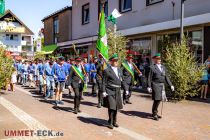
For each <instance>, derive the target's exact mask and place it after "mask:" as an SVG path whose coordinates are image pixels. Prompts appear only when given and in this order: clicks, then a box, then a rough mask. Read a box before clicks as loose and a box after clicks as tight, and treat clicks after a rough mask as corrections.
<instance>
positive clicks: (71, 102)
mask: <svg viewBox="0 0 210 140" xmlns="http://www.w3.org/2000/svg"><path fill="white" fill-rule="evenodd" d="M62 101H64V102H67V103H70V104H74V101H71V100H66V99H63V100H62ZM81 105H86V106H93V107H96V106H97V105H98V104H96V103H92V102H88V101H81Z"/></svg>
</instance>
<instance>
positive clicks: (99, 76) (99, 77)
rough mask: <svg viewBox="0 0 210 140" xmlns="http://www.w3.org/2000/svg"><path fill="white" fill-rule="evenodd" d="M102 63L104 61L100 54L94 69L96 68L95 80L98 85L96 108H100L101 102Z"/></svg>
mask: <svg viewBox="0 0 210 140" xmlns="http://www.w3.org/2000/svg"><path fill="white" fill-rule="evenodd" d="M104 63H105V62H104V61H103V57H102V56H101V54H100V55H99V59H98V61H97V63H96V70H97V74H96V82H97V85H98V108H101V106H102V103H103V95H102V93H103V91H102V79H103V71H104Z"/></svg>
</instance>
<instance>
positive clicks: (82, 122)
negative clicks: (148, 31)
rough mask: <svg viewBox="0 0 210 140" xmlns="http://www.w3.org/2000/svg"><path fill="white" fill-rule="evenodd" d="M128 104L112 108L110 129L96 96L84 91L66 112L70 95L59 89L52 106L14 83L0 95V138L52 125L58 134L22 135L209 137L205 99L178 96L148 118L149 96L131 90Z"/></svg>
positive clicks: (71, 139)
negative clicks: (76, 109) (58, 100)
mask: <svg viewBox="0 0 210 140" xmlns="http://www.w3.org/2000/svg"><path fill="white" fill-rule="evenodd" d="M131 101H132V102H133V104H131V105H126V106H124V109H123V110H121V112H120V113H118V124H119V125H120V128H116V129H114V130H110V129H108V128H107V127H106V125H107V122H106V121H107V118H108V116H107V109H105V108H101V109H98V108H97V98H96V97H92V96H84V100H83V101H82V105H81V110H82V113H80V114H78V115H75V114H73V113H72V108H73V99H70V98H69V97H68V96H67V94H64V102H65V104H64V105H62V106H59V107H55V106H54V105H53V104H52V101H51V100H48V101H45V100H43V99H42V97H41V96H39V95H38V94H37V93H36V89H30V88H22V87H20V86H18V87H17V88H16V92H15V93H11V92H6V93H1V94H0V112H1V115H0V139H6V140H12V139H13V140H19V139H24V137H21V136H18V137H12V136H11V135H10V136H5V133H6V132H8V131H7V130H33V131H35V132H36V130H53V131H54V132H61V133H63V136H57V137H55V136H40V137H38V136H33V137H25V139H56V140H57V139H58V140H64V139H66V140H107V139H109V140H131V139H137V140H148V139H153V140H209V139H210V117H209V116H210V103H208V101H207V103H203V102H195V101H183V102H181V103H169V102H168V103H165V104H164V110H163V118H162V119H161V120H160V121H158V122H157V121H154V120H152V119H151V113H150V112H151V105H152V102H151V99H150V95H147V94H143V93H134V96H132V99H131Z"/></svg>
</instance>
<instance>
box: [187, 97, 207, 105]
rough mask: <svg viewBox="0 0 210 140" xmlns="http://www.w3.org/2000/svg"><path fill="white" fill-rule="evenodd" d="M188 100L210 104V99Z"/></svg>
mask: <svg viewBox="0 0 210 140" xmlns="http://www.w3.org/2000/svg"><path fill="white" fill-rule="evenodd" d="M187 100H189V101H194V102H201V103H206V104H210V98H207V99H201V98H199V97H196V98H187Z"/></svg>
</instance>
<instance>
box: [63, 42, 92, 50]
mask: <svg viewBox="0 0 210 140" xmlns="http://www.w3.org/2000/svg"><path fill="white" fill-rule="evenodd" d="M92 44H93V43H84V44H79V45H77V44H76V45H75V46H76V48H79V47H84V46H91V45H92ZM69 48H73V45H69V46H66V47H60V49H69Z"/></svg>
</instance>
